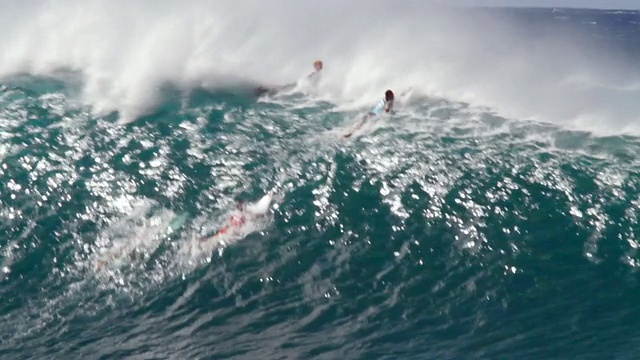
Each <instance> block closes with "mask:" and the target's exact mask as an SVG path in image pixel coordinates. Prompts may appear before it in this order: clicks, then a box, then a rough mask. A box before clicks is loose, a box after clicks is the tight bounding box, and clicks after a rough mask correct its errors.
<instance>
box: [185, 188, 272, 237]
mask: <svg viewBox="0 0 640 360" xmlns="http://www.w3.org/2000/svg"><path fill="white" fill-rule="evenodd" d="M272 198H273V192H272V191H270V192H269V193H267V195H265V196H263V197H262V198H261V199H260V200H259V201H258V202H257V203H255V204H247V203H246V202H244V201H239V202H236V211H235V212H234V213H233V214H231V216H230V217H229V220H228V221H227V224H226V225H225V226H223V227H222V229H220V230H218V232H216V233H215V234H214V235H212V236H203V237H201V238H199V239H198V242H201V243H202V242H205V241H207V240H210V239H213V238H215V237H218V236H221V235H225V234H228V233H232V232H234V231H238V230H240V229H242V228H243V227H244V226H245V225H246V224H247V223H249V222H252V221H256V220H258V219H260V218H262V217H264V216H265V215H266V214H267V212H268V211H269V205H270V204H271V199H272Z"/></svg>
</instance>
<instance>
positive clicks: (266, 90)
mask: <svg viewBox="0 0 640 360" xmlns="http://www.w3.org/2000/svg"><path fill="white" fill-rule="evenodd" d="M323 67H324V64H323V63H322V61H321V60H316V61H314V62H313V72H312V73H311V74H309V75H307V77H306V78H305V79H306V80H307V81H308V82H309V84H310V85H311V86H317V85H318V82H319V81H320V75H321V73H322V68H323ZM296 85H297V83H291V84H287V85H281V86H271V87H269V86H258V87H257V88H256V89H255V93H256V95H257V96H262V95H274V94H276V93H278V92H280V91H285V90H291V89H293V88H295V87H296Z"/></svg>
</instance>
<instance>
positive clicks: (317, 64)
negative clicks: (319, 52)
mask: <svg viewBox="0 0 640 360" xmlns="http://www.w3.org/2000/svg"><path fill="white" fill-rule="evenodd" d="M313 68H314V69H316V71H320V70H322V61H320V60H316V61H314V62H313Z"/></svg>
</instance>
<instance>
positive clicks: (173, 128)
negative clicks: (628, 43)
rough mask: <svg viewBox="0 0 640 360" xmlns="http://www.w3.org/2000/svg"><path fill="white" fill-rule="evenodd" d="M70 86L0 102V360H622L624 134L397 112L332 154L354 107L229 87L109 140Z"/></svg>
mask: <svg viewBox="0 0 640 360" xmlns="http://www.w3.org/2000/svg"><path fill="white" fill-rule="evenodd" d="M518 14H521V13H518ZM546 14H550V11H548V12H546ZM598 14H600V15H602V14H601V13H597V14H596V15H598ZM596 15H593V14H592V16H596ZM600 15H598V16H600ZM602 16H604V15H602ZM620 16H623V15H620ZM625 16H626V15H625ZM525 17H526V18H527V19H530V18H531V17H530V15H526V16H525ZM78 78H82V74H81V73H77V72H75V71H71V72H65V73H64V74H63V75H61V76H42V75H37V74H31V75H27V74H23V75H20V76H16V75H12V76H7V77H5V78H4V80H3V81H2V82H1V84H2V85H0V175H1V176H2V179H3V181H2V182H1V183H0V234H1V236H0V270H1V272H0V294H1V298H2V299H3V301H2V302H0V304H1V305H0V329H2V330H0V357H2V358H7V359H18V358H100V359H111V358H144V359H151V358H159V359H160V358H180V359H183V358H213V359H226V358H242V359H256V358H258V359H282V358H295V359H299V358H323V359H335V358H349V359H356V358H357V359H373V358H388V359H471V358H480V359H512V358H517V359H551V358H559V359H560V358H563V359H564V358H584V359H587V358H594V359H601V358H618V359H626V358H634V356H635V353H636V350H637V342H638V339H640V327H638V326H637V325H635V321H636V320H635V319H636V318H637V317H638V315H640V308H639V307H638V305H637V302H638V295H637V287H638V273H637V267H638V266H639V265H640V254H639V253H638V247H639V246H640V245H639V244H638V240H637V239H636V236H637V232H638V231H640V224H639V223H638V219H637V210H638V207H639V206H640V198H639V197H638V194H639V191H638V186H640V177H639V176H638V169H639V165H640V161H639V160H640V158H639V157H638V155H637V154H638V150H640V142H639V141H638V138H637V137H636V136H634V135H633V134H624V133H622V132H618V133H614V134H609V133H607V134H604V133H602V132H597V131H588V130H581V129H580V126H577V128H576V127H575V126H564V124H557V123H554V122H546V121H538V120H531V119H528V118H522V119H520V118H513V117H509V116H504V115H500V112H499V111H497V110H496V109H494V108H492V107H488V106H482V105H477V104H473V103H471V102H468V101H463V100H460V99H455V98H451V97H447V96H438V95H437V94H433V93H432V94H429V93H420V92H412V93H410V94H408V95H406V96H404V97H402V98H401V99H400V100H399V103H398V104H397V109H398V113H397V114H396V115H394V116H391V117H380V118H378V119H377V120H376V122H375V123H373V124H370V125H368V126H367V127H365V129H364V130H363V131H362V132H360V133H358V134H357V135H355V136H354V138H352V139H348V140H345V139H342V138H341V137H340V135H341V134H342V133H343V132H344V131H346V129H348V128H349V127H350V125H351V124H352V123H353V122H355V120H356V119H357V116H358V115H359V114H360V113H361V112H362V111H363V109H366V106H365V107H364V108H359V107H357V106H347V105H344V104H341V103H339V102H335V101H332V99H331V98H327V97H326V96H323V94H322V92H320V94H318V93H317V92H315V93H314V92H312V91H309V89H306V88H300V89H299V92H295V93H291V94H282V95H278V96H275V97H273V98H261V99H256V98H254V97H253V96H252V95H251V91H250V89H247V88H246V87H245V85H239V86H229V87H223V88H221V89H220V88H215V89H214V88H210V87H209V88H208V87H206V86H202V87H191V88H186V89H185V88H183V87H180V86H174V85H171V84H168V85H167V86H165V87H164V88H163V90H162V91H160V92H159V95H158V99H159V100H158V101H156V102H155V105H154V106H152V107H151V108H150V110H148V111H146V112H144V114H142V115H139V116H137V117H136V118H135V121H132V122H129V123H127V124H122V123H121V121H120V120H122V116H123V115H122V113H120V112H118V111H106V112H103V113H98V112H96V111H95V104H91V103H89V104H87V102H86V101H84V100H83V96H82V91H83V90H82V89H83V86H85V85H86V84H83V81H82V80H80V81H79V80H78ZM585 106H586V105H585ZM605 122H606V121H605ZM627 125H629V123H627ZM631 125H633V123H631ZM270 190H273V191H275V193H276V196H275V200H274V202H273V204H272V206H271V208H270V211H269V214H268V216H267V217H266V218H265V219H261V220H258V221H255V222H252V223H251V224H249V227H248V228H247V229H246V231H245V232H243V233H242V234H239V235H231V236H229V237H227V238H224V239H223V241H222V242H216V241H212V242H210V243H207V244H205V245H206V246H205V248H204V250H201V251H193V244H196V243H197V239H198V238H200V237H201V236H202V235H204V234H210V233H212V232H215V231H216V230H217V229H220V228H221V227H222V226H224V224H225V222H226V218H227V217H228V215H229V213H230V212H231V211H232V209H233V207H234V205H233V204H234V202H235V201H239V200H242V201H254V200H257V199H259V198H260V197H261V196H262V195H263V194H264V193H266V192H267V191H270ZM109 254H116V255H115V256H113V257H110V256H111V255H109Z"/></svg>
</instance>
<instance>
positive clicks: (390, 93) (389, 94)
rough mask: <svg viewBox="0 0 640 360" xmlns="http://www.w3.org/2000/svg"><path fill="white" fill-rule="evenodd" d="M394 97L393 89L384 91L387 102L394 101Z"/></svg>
mask: <svg viewBox="0 0 640 360" xmlns="http://www.w3.org/2000/svg"><path fill="white" fill-rule="evenodd" d="M393 99H394V96H393V91H391V90H387V91H386V92H385V93H384V100H385V101H387V102H390V101H393Z"/></svg>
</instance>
